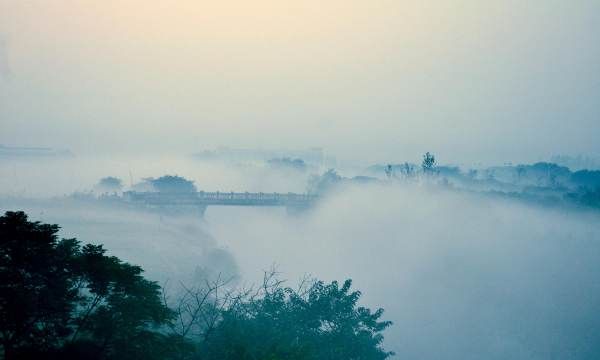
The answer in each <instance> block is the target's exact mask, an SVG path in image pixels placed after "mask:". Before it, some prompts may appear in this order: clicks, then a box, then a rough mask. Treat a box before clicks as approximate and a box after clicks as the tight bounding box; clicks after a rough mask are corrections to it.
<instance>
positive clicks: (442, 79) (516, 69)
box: [0, 0, 600, 162]
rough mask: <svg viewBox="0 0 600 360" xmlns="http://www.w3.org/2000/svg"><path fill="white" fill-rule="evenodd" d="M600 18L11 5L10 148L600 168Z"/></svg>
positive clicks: (524, 11) (6, 100) (584, 12)
mask: <svg viewBox="0 0 600 360" xmlns="http://www.w3.org/2000/svg"><path fill="white" fill-rule="evenodd" d="M599 135H600V2H599V1H596V0H589V1H579V0H574V1H567V0H564V1H553V0H532V1H523V0H518V1H517V0H514V1H511V0H509V1H468V0H460V1H459V0H456V1H435V2H434V1H423V0H419V1H417V0H409V1H400V0H394V1H375V0H372V1H355V0H344V1H338V0H333V1H311V0H303V1H286V0H261V1H231V0H225V1H223V0H219V1H191V0H190V1H106V0H102V1H100V0H98V1H66V0H63V1H10V0H0V144H5V145H15V146H18V145H23V146H50V147H61V148H69V149H71V150H73V151H74V152H75V153H81V154H116V155H118V154H121V153H141V152H144V153H147V152H150V153H183V154H187V153H190V152H194V151H198V150H202V149H205V148H211V147H216V146H219V145H225V146H230V147H263V148H306V147H312V146H320V147H324V148H325V149H326V150H328V151H329V152H330V153H332V154H333V155H336V156H338V157H340V158H346V159H350V158H356V159H358V160H361V161H374V162H377V161H379V162H382V161H395V160H398V161H403V160H405V159H408V160H410V159H411V158H415V157H416V156H418V154H421V153H423V152H425V151H433V152H435V153H436V154H438V158H440V159H443V160H446V161H448V162H465V161H467V162H468V161H484V162H505V161H515V162H517V161H520V160H524V161H530V160H536V159H539V158H542V157H549V156H551V155H553V154H587V155H593V156H599V155H600V142H599V141H598V138H599Z"/></svg>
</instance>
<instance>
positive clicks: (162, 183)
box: [147, 175, 196, 193]
mask: <svg viewBox="0 0 600 360" xmlns="http://www.w3.org/2000/svg"><path fill="white" fill-rule="evenodd" d="M147 181H149V182H150V184H152V186H153V187H154V189H156V191H158V192H164V193H189V192H196V186H195V185H194V182H193V181H191V180H187V179H186V178H183V177H181V176H177V175H175V176H173V175H165V176H161V177H159V178H158V179H153V178H149V179H147Z"/></svg>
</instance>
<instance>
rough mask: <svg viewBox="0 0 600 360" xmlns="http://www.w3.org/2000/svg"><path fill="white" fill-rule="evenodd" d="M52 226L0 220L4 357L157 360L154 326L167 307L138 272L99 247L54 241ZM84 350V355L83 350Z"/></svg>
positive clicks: (19, 218) (16, 218)
mask: <svg viewBox="0 0 600 360" xmlns="http://www.w3.org/2000/svg"><path fill="white" fill-rule="evenodd" d="M58 229H59V228H58V226H57V225H47V224H40V223H39V222H29V221H28V220H27V215H25V214H24V213H23V212H7V213H6V214H5V215H4V216H2V217H0V280H1V282H0V320H1V321H0V341H1V345H2V350H3V351H4V356H5V358H6V359H11V358H25V357H30V358H39V357H41V356H42V355H41V354H44V355H43V357H46V358H47V357H49V354H55V356H56V357H58V358H73V357H77V354H81V356H85V357H86V358H94V357H98V358H100V357H102V358H103V359H120V358H127V359H135V358H144V359H152V358H156V359H162V358H164V357H163V356H157V355H160V352H159V351H156V349H155V348H156V346H154V345H156V344H159V343H161V342H164V340H165V336H164V335H163V334H162V333H160V332H156V331H153V329H156V328H157V327H159V326H161V325H164V324H166V323H168V321H169V320H170V318H171V317H172V313H171V311H170V310H169V309H168V308H167V307H165V306H164V305H163V304H162V302H161V298H160V287H159V286H158V285H157V284H155V283H154V282H151V281H148V280H146V279H144V278H143V276H142V275H141V273H142V269H141V268H140V267H138V266H133V265H130V264H127V263H124V262H122V261H121V260H119V259H118V258H116V257H114V256H107V255H105V252H106V250H104V249H103V248H102V246H97V245H89V244H88V245H85V246H83V247H81V246H80V244H79V242H78V241H77V240H75V239H63V240H60V241H59V240H58V238H57V235H56V233H57V232H58ZM84 354H85V355H84Z"/></svg>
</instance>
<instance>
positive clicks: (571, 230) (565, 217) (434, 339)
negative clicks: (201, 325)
mask: <svg viewBox="0 0 600 360" xmlns="http://www.w3.org/2000/svg"><path fill="white" fill-rule="evenodd" d="M64 161H66V163H65V162H64ZM64 161H63V165H65V164H70V165H73V164H76V165H77V166H80V165H81V164H80V163H78V162H77V161H78V160H73V159H71V160H64ZM73 161H74V162H73ZM179 161H180V162H179V163H178V162H177V161H171V162H168V164H170V166H171V167H170V169H179V170H180V171H182V174H185V175H188V176H190V178H191V179H194V180H195V181H196V183H197V185H198V186H200V184H206V187H209V188H210V187H211V186H215V187H216V186H217V184H218V183H219V182H222V183H225V184H229V185H230V187H231V188H232V189H235V190H236V191H243V190H244V188H253V186H255V187H254V189H261V186H257V185H253V184H259V183H261V184H262V185H263V186H267V185H268V186H273V187H274V188H278V189H283V188H285V187H286V186H287V187H288V188H290V189H295V191H303V189H302V188H301V183H303V182H304V181H305V179H306V177H305V176H300V179H295V178H294V176H290V174H282V173H278V171H274V170H272V169H266V168H261V167H256V166H255V167H242V168H240V167H239V166H233V165H231V164H226V163H215V162H211V163H206V162H195V161H193V160H189V159H188V160H185V159H183V160H179ZM50 164H51V163H50ZM194 164H195V165H196V166H191V165H194ZM178 165H179V166H180V167H179V168H178ZM19 166H21V167H22V169H25V168H26V166H25V165H24V164H23V163H22V162H21V163H19V165H17V167H19ZM164 166H165V163H161V162H156V163H152V164H148V165H147V167H143V166H139V165H138V166H137V167H138V168H144V169H145V170H143V171H142V170H138V171H140V172H141V173H143V176H157V175H159V174H160V173H157V172H154V173H152V171H151V170H152V169H155V171H160V170H159V169H162V168H164ZM186 166H187V171H184V170H185V169H186ZM67 168H68V166H66V165H65V167H64V169H67ZM125 168H126V167H125V166H123V168H121V169H119V167H115V168H114V171H112V172H110V174H114V173H115V172H119V171H121V172H123V171H125ZM41 169H44V167H38V166H36V167H34V168H30V169H29V170H30V171H32V172H35V171H37V172H38V174H39V175H41V176H38V177H39V178H41V179H43V181H45V182H48V183H53V181H52V180H51V179H52V176H57V177H59V178H60V177H64V176H65V175H64V174H63V175H58V174H52V173H42V172H41V171H42V170H41ZM109 169H110V165H106V166H104V165H98V173H100V172H103V171H108V170H109ZM257 169H258V170H257ZM44 171H45V170H44ZM127 171H128V170H127ZM146 171H147V173H145V172H146ZM66 173H67V174H70V175H69V176H71V180H72V182H71V184H72V185H71V186H72V188H71V190H77V189H79V190H85V189H86V188H87V189H90V188H91V187H92V186H93V184H94V183H93V182H90V181H87V180H88V179H90V178H91V174H89V173H88V172H85V171H84V172H83V173H82V176H77V175H75V174H77V171H76V168H72V169H71V170H70V171H66ZM194 173H197V174H200V173H202V174H203V175H202V177H201V178H200V177H198V178H197V177H193V176H192V175H191V174H194ZM198 176H199V175H198ZM201 179H202V180H201ZM225 179H227V180H225ZM137 180H138V178H136V179H135V181H137ZM30 181H34V180H33V177H32V178H31V179H30ZM35 181H36V182H39V183H35V184H34V183H31V186H34V185H35V186H39V188H42V189H47V188H48V186H45V185H44V183H43V182H40V180H39V179H38V180H35ZM60 182H61V181H59V183H60ZM20 183H21V185H23V186H25V184H24V183H23V182H20ZM86 183H87V185H84V184H86ZM75 184H80V185H75ZM61 186H64V188H61V191H67V189H68V186H67V185H64V184H63V185H61ZM86 186H87V187H86ZM201 188H205V186H204V185H202V187H201ZM213 190H217V189H213ZM25 194H29V193H28V192H27V191H26V192H25ZM8 195H9V196H8V197H6V198H5V199H4V200H3V203H2V209H1V210H8V209H23V210H26V211H28V212H29V214H30V215H31V217H32V218H33V219H36V220H42V221H45V222H50V223H58V224H60V225H61V226H62V227H63V229H62V235H63V236H65V237H71V236H74V237H78V238H79V239H80V240H82V241H84V242H92V243H102V244H105V246H106V247H107V248H108V249H109V250H110V253H111V254H114V255H117V256H119V257H121V258H122V259H124V260H127V261H130V262H132V263H136V264H139V265H141V266H143V268H144V269H145V270H146V274H147V276H148V277H150V278H151V279H154V280H157V281H159V282H160V283H162V284H165V283H167V282H171V283H173V282H178V281H183V282H188V283H189V282H193V281H195V279H197V278H198V277H199V276H206V275H209V276H215V275H216V274H222V275H223V276H227V277H234V278H235V284H239V285H243V284H245V285H248V284H255V283H257V282H259V281H260V280H261V277H262V272H263V270H266V269H269V268H270V267H271V266H273V265H275V266H276V267H277V270H278V271H279V272H280V276H281V277H282V278H283V279H286V280H287V281H288V283H289V284H290V285H293V284H295V283H296V282H297V281H298V280H299V279H300V278H301V277H303V276H305V275H307V274H308V275H311V276H314V277H317V278H320V279H324V280H334V279H338V280H343V279H346V278H351V279H353V280H354V286H355V287H356V288H357V289H359V290H361V291H362V292H363V293H364V296H363V303H364V304H366V305H368V306H372V307H383V308H384V309H385V311H386V312H385V314H386V315H385V318H386V319H389V320H392V321H394V325H393V326H392V327H391V328H390V329H389V330H388V331H386V340H385V344H386V347H387V348H389V349H390V350H393V351H396V352H397V353H398V356H399V357H404V358H415V359H439V358H447V359H480V358H490V359H506V358H511V359H547V358H571V359H584V358H590V357H593V355H594V354H597V353H598V351H599V349H598V347H597V344H599V343H600V339H599V338H598V331H597V329H598V328H600V317H599V316H598V314H597V305H598V304H599V303H600V282H599V281H598V279H599V278H600V267H598V265H597V264H598V261H599V260H600V243H599V240H600V225H599V224H600V222H599V221H598V220H599V219H600V214H599V213H598V212H597V211H593V210H589V211H586V210H576V209H563V208H560V207H551V208H547V207H542V206H537V205H534V204H524V203H521V202H518V201H516V200H506V199H500V198H497V197H492V196H489V195H485V194H478V193H470V192H465V191H459V190H454V189H452V188H451V187H444V186H439V185H434V184H429V183H427V182H425V183H423V182H396V183H387V184H386V183H380V184H373V185H362V186H357V185H346V186H342V187H340V188H338V189H337V190H336V191H334V192H332V193H331V194H329V195H328V196H326V197H325V198H323V199H322V200H320V201H319V202H318V204H317V205H316V207H314V208H312V209H310V210H309V211H307V212H304V213H301V214H299V215H290V214H287V213H286V211H285V210H284V209H283V208H253V207H218V206H211V207H209V208H208V209H207V211H206V213H205V215H204V217H201V216H199V215H196V214H193V213H189V214H187V215H180V216H166V215H161V214H160V213H156V212H149V211H144V210H135V209H124V208H119V207H115V206H114V205H106V204H104V205H102V204H98V205H94V204H90V203H89V202H78V200H74V199H70V198H69V197H67V198H65V197H58V198H56V197H55V198H48V197H45V198H44V197H40V196H39V195H38V196H37V197H36V196H33V194H29V197H28V198H29V200H25V199H24V197H21V196H18V195H19V194H17V196H15V194H14V193H13V194H12V195H11V194H8Z"/></svg>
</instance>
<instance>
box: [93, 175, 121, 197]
mask: <svg viewBox="0 0 600 360" xmlns="http://www.w3.org/2000/svg"><path fill="white" fill-rule="evenodd" d="M122 189H123V182H122V181H121V179H118V178H116V177H112V176H107V177H104V178H102V179H100V181H99V182H98V184H97V185H96V186H95V190H96V191H98V192H99V193H101V194H103V193H117V192H120V191H121V190H122Z"/></svg>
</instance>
